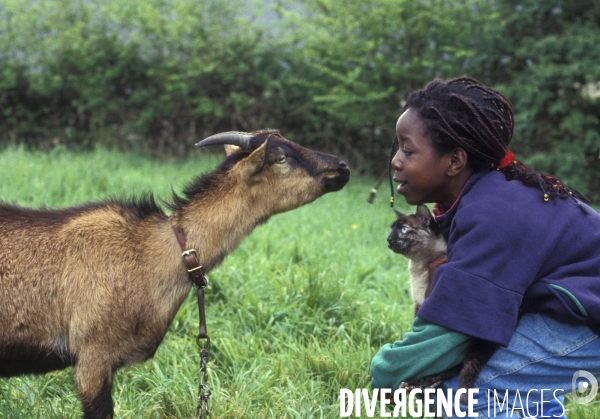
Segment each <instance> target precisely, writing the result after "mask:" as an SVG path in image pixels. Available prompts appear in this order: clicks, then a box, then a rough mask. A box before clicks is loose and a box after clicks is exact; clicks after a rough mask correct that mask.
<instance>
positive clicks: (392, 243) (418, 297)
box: [387, 205, 498, 389]
mask: <svg viewBox="0 0 600 419" xmlns="http://www.w3.org/2000/svg"><path fill="white" fill-rule="evenodd" d="M394 211H395V212H396V215H397V217H398V218H397V219H396V221H395V222H394V223H393V224H392V226H391V228H392V231H391V233H390V235H389V236H388V239H387V240H388V247H389V248H390V249H392V250H393V251H394V252H395V253H399V254H401V255H403V256H405V257H407V258H408V259H409V262H408V272H409V274H410V288H411V294H412V300H413V304H414V307H415V316H416V315H417V311H418V310H419V307H421V304H423V301H424V300H425V298H427V297H428V296H429V293H430V292H431V283H430V281H429V269H428V264H429V263H430V262H432V261H434V260H435V259H437V258H444V257H445V256H446V248H447V245H446V241H445V240H444V237H443V236H442V233H441V231H440V228H439V226H438V225H437V223H436V222H435V220H434V219H433V217H432V216H431V213H430V212H429V209H428V208H427V207H426V206H425V205H419V206H417V212H416V213H415V214H410V215H405V214H402V213H401V212H399V211H396V210H394ZM497 348H498V345H497V344H494V343H491V342H487V341H484V340H481V339H476V340H475V342H474V343H473V345H472V346H471V348H470V350H469V352H468V353H467V356H466V357H465V359H464V361H463V363H462V365H458V366H456V367H454V368H451V369H449V370H446V371H443V372H441V373H439V374H434V375H430V376H427V377H423V378H420V379H419V380H415V381H412V382H410V383H403V387H408V388H431V387H434V388H435V387H438V386H439V385H441V383H442V382H444V381H445V380H447V379H449V378H452V377H454V376H455V375H457V374H459V373H460V377H459V381H458V385H459V388H465V389H468V388H473V386H474V385H475V381H476V380H477V377H478V376H479V373H480V372H481V370H482V369H483V367H484V366H485V364H486V363H487V361H488V360H489V359H490V357H491V356H492V354H493V353H494V352H495V350H496V349H497Z"/></svg>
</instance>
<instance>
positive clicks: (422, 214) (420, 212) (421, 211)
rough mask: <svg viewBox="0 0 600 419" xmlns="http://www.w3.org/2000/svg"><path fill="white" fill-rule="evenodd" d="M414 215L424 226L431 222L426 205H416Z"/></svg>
mask: <svg viewBox="0 0 600 419" xmlns="http://www.w3.org/2000/svg"><path fill="white" fill-rule="evenodd" d="M416 215H417V217H419V219H420V220H421V221H422V222H423V223H424V224H425V225H429V220H431V212H429V208H427V206H426V205H417V213H416Z"/></svg>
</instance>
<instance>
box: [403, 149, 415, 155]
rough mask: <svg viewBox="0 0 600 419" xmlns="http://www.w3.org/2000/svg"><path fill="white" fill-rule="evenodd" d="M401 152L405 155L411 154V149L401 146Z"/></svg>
mask: <svg viewBox="0 0 600 419" xmlns="http://www.w3.org/2000/svg"><path fill="white" fill-rule="evenodd" d="M402 152H403V153H404V155H405V156H409V155H411V154H412V153H413V152H412V151H410V150H407V149H406V148H403V149H402Z"/></svg>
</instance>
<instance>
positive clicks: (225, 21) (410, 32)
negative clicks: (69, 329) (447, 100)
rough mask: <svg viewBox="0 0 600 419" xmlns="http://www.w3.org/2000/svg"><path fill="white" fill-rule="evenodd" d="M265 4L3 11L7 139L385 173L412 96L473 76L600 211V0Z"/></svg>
mask: <svg viewBox="0 0 600 419" xmlns="http://www.w3.org/2000/svg"><path fill="white" fill-rule="evenodd" d="M248 4H249V2H247V1H242V0H237V1H227V2H224V1H220V0H145V1H144V2H137V1H135V2H134V1H124V2H111V1H108V0H104V1H101V0H97V1H94V2H87V1H85V2H84V1H77V0H37V1H34V2H23V1H21V0H0V107H1V113H0V115H1V119H0V141H3V142H24V143H26V144H30V145H34V146H37V147H42V148H48V147H51V146H53V145H56V144H64V145H67V146H70V147H88V148H89V147H91V146H93V145H94V144H98V143H101V144H103V145H105V146H115V147H118V148H121V149H127V150H138V151H145V152H150V153H153V154H157V155H164V154H168V155H182V154H184V153H186V152H187V151H188V150H189V147H190V145H191V144H192V143H194V142H195V141H198V140H199V139H201V138H202V137H204V136H206V135H209V134H212V133H214V132H218V131H225V130H254V129H258V128H265V127H270V128H278V129H280V130H281V131H282V132H283V133H284V134H285V135H286V136H288V137H289V138H291V139H295V140H298V141H301V142H302V143H303V144H306V145H308V146H311V147H315V148H320V149H324V150H328V151H330V152H336V153H339V154H342V155H343V156H344V157H345V158H346V159H348V160H349V161H350V162H351V164H352V165H353V167H354V168H355V169H358V170H359V171H361V172H368V173H378V172H379V171H381V170H382V169H383V167H384V165H385V159H386V154H387V150H388V147H389V143H390V140H391V139H392V137H393V135H394V125H395V120H396V118H397V117H398V114H399V112H400V109H401V106H402V102H403V100H404V98H405V97H406V95H407V94H408V92H410V91H412V90H414V89H417V88H420V87H422V86H423V85H424V84H425V83H426V82H428V81H429V80H431V79H433V78H434V77H443V78H447V77H454V76H457V75H461V74H467V75H471V76H474V77H477V78H479V79H481V80H482V81H484V82H486V83H488V84H490V85H492V86H495V87H497V88H500V89H501V90H502V91H503V92H505V93H506V94H507V96H508V97H509V98H510V99H511V100H512V101H513V103H514V104H515V108H516V111H517V115H516V118H517V130H516V135H515V140H514V149H515V151H516V152H517V155H518V156H519V157H520V158H522V159H524V160H525V161H526V162H527V163H530V164H532V165H533V166H534V167H536V168H539V169H542V170H546V171H551V172H554V173H557V174H558V175H559V176H562V177H564V178H565V180H567V181H569V183H571V184H572V185H573V186H574V187H576V188H578V189H581V190H582V191H583V192H585V193H588V194H590V195H591V196H592V197H593V198H594V199H595V200H596V202H598V200H599V199H600V167H599V166H600V160H599V159H598V157H600V156H599V153H600V136H599V134H598V127H599V125H598V115H600V99H599V98H598V93H597V92H598V90H600V85H599V84H598V82H599V81H600V67H599V66H597V65H596V64H595V63H597V62H600V50H599V49H598V48H597V45H598V44H599V43H600V29H599V20H600V10H599V9H600V6H598V4H597V2H596V1H594V0H570V1H559V0H557V1H553V2H550V3H549V2H547V1H545V0H522V1H518V2H517V1H512V0H498V1H495V2H490V1H487V0H463V1H460V2H454V1H444V0H424V1H421V2H414V1H409V0H373V1H371V2H368V3H365V2H364V1H356V0H304V1H302V2H296V1H292V0H280V1H279V2H275V3H273V4H274V6H272V9H267V8H266V7H264V6H262V5H261V2H255V3H252V4H253V5H254V9H253V12H252V11H249V10H248V7H247V6H248ZM265 12H269V14H264V13H265ZM273 15H275V16H277V17H276V18H275V19H273V18H272V16H273ZM269 16H271V18H268V17H269Z"/></svg>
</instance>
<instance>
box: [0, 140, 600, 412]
mask: <svg viewBox="0 0 600 419" xmlns="http://www.w3.org/2000/svg"><path fill="white" fill-rule="evenodd" d="M193 153H194V155H192V156H190V157H189V158H188V159H186V160H184V161H173V162H166V161H158V160H151V159H147V158H143V157H140V156H135V155H126V154H121V153H117V152H109V151H106V150H103V149H98V150H96V151H94V152H90V153H84V154H82V153H72V152H69V151H65V150H61V149H57V150H54V151H53V152H51V153H40V152H30V151H27V150H25V149H23V148H14V147H13V148H8V149H5V150H3V151H1V152H0V199H2V200H4V201H13V202H16V203H18V204H21V205H27V206H33V207H39V206H51V207H62V206H67V205H73V204H77V203H81V202H86V201H92V200H102V199H107V198H111V197H114V196H124V195H131V194H138V193H141V192H144V191H148V190H152V191H154V192H155V195H156V197H158V198H160V199H164V200H168V199H169V198H170V195H171V189H172V188H173V189H174V190H175V191H179V190H181V188H182V187H183V185H184V184H185V183H186V182H188V181H189V180H190V179H191V178H192V177H193V176H195V175H196V174H198V173H199V172H205V171H208V170H211V168H213V167H214V166H216V164H218V161H219V160H220V157H219V156H216V157H214V156H211V155H210V154H207V153H206V152H204V153H202V152H197V151H195V150H194V151H193ZM372 183H373V181H372V180H371V179H356V178H354V179H352V181H351V182H350V183H349V185H348V186H347V187H346V188H345V189H343V190H342V191H340V192H337V193H334V194H328V195H325V196H324V197H322V198H320V199H318V200H317V201H315V202H314V203H312V204H310V205H307V206H305V207H302V208H300V209H297V210H294V211H292V212H289V213H286V214H281V215H277V216H275V217H273V218H272V219H271V220H270V221H269V222H268V223H267V224H266V225H264V226H261V227H259V228H258V229H257V230H256V231H255V232H254V233H253V234H252V235H251V236H250V237H248V238H247V239H245V240H244V241H243V242H242V244H241V246H240V247H239V248H238V249H237V250H236V251H235V252H233V253H232V254H231V255H230V256H229V257H228V258H226V260H225V262H224V263H223V265H222V266H221V267H219V268H218V269H216V270H214V271H213V272H212V273H211V274H210V275H209V277H210V280H211V286H210V288H209V290H208V292H207V321H208V331H209V333H210V335H211V338H212V346H211V358H210V363H209V385H210V387H211V388H212V392H213V397H212V398H211V410H212V414H213V417H215V418H236V419H237V418H334V417H339V394H340V389H341V388H350V389H355V388H364V387H368V384H369V380H368V374H369V364H370V360H371V358H372V356H373V355H374V354H375V353H376V352H377V351H378V350H379V347H380V346H381V345H382V344H383V343H386V342H391V341H394V340H397V339H400V338H401V337H402V333H403V331H406V330H408V327H409V325H410V323H411V318H412V305H411V302H410V294H409V286H408V283H407V275H406V263H405V260H404V259H403V258H402V257H400V256H397V255H394V254H393V253H392V252H390V251H389V250H388V249H387V247H386V242H385V239H386V237H387V234H388V231H389V225H390V223H391V222H392V221H393V219H394V215H393V213H392V211H391V210H390V208H389V205H388V203H387V197H386V194H385V193H384V192H382V193H381V196H380V197H379V198H378V201H376V203H375V204H374V205H369V204H367V203H366V198H367V195H368V192H369V190H370V188H371V186H372ZM400 207H401V209H408V208H402V205H400ZM197 321H198V320H197V308H196V304H195V297H194V296H193V293H192V294H190V296H189V298H188V299H187V300H186V301H185V303H184V304H183V306H182V307H181V309H180V310H179V312H178V313H177V315H176V317H175V320H174V322H173V325H172V326H171V329H170V331H169V333H168V334H167V336H166V339H165V341H164V342H163V344H162V345H161V346H160V348H159V350H158V352H157V354H156V356H155V357H154V358H153V359H152V360H150V361H148V362H145V363H143V364H139V365H135V366H132V367H128V368H125V369H123V370H120V372H119V373H117V376H116V381H115V385H114V388H113V398H114V401H115V414H116V417H117V418H190V417H193V415H194V412H195V404H196V394H197V379H198V377H197V370H198V363H199V357H198V348H197V346H196V343H195V339H194V337H195V334H196V333H197V327H198V326H197V324H198V323H197ZM0 400H1V401H0V417H2V418H15V419H17V418H50V419H52V418H78V417H80V416H81V408H80V405H79V402H78V400H77V398H76V395H75V391H74V385H73V379H72V376H71V370H70V369H67V370H65V371H60V372H53V373H50V374H46V375H44V376H39V377H38V376H26V377H21V378H12V379H10V380H3V379H0ZM569 407H570V405H569ZM577 408H578V409H579V410H577V412H575V414H574V415H572V416H570V419H571V418H585V417H597V416H598V415H596V413H598V412H599V411H600V410H596V409H592V408H591V407H587V408H580V407H579V406H577ZM590 415H591V416H590Z"/></svg>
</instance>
